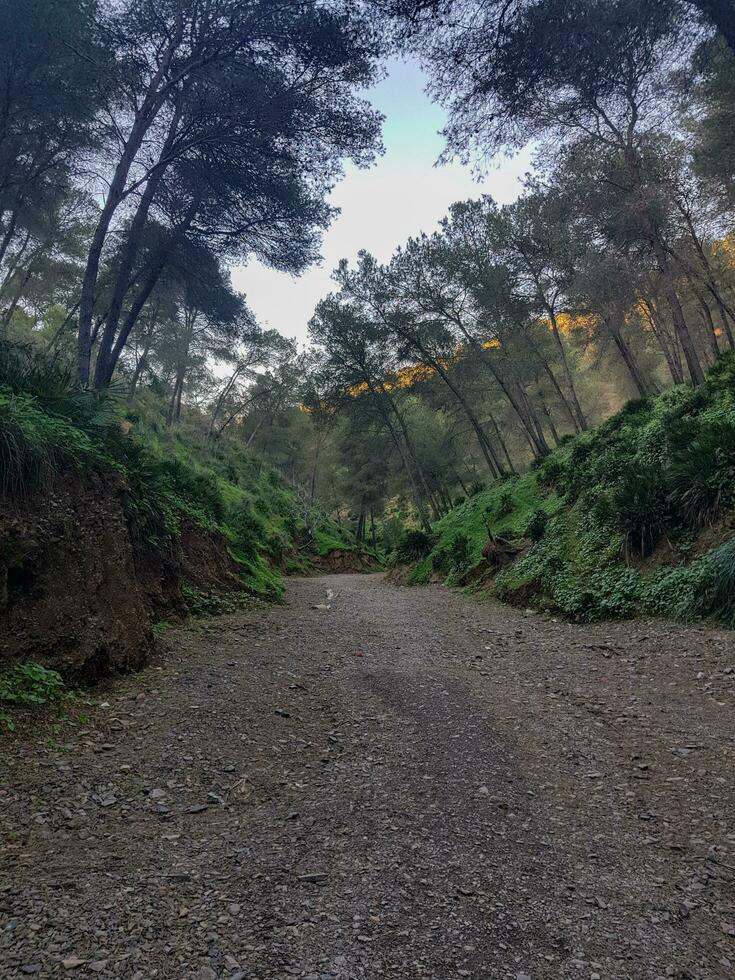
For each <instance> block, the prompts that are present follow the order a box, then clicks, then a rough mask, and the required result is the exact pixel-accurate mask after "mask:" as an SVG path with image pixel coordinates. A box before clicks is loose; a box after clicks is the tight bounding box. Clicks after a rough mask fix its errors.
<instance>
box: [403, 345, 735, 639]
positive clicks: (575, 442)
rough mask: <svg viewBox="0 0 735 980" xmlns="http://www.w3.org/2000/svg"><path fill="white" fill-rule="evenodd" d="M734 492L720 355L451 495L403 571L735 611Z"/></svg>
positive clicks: (726, 375) (613, 608)
mask: <svg viewBox="0 0 735 980" xmlns="http://www.w3.org/2000/svg"><path fill="white" fill-rule="evenodd" d="M734 506H735V356H734V355H727V356H725V357H723V358H722V359H721V361H720V362H719V363H718V364H717V365H716V367H714V368H713V369H712V370H711V371H710V373H709V375H708V378H707V380H706V382H705V384H703V385H702V386H701V387H700V388H698V389H696V390H692V389H691V388H689V387H687V386H684V385H681V386H677V387H675V388H670V389H668V390H667V391H665V392H663V393H662V394H660V395H658V396H657V397H654V398H649V399H644V400H641V401H635V402H630V403H629V404H628V405H626V406H625V408H624V409H623V410H622V411H621V412H619V413H618V414H617V415H615V416H614V417H612V418H611V419H609V420H608V421H607V422H606V423H605V424H604V425H601V426H600V427H598V428H597V429H595V430H593V431H590V432H586V433H583V434H582V435H580V436H577V437H576V438H573V439H567V440H564V441H563V442H562V444H561V445H560V446H559V448H558V449H556V450H555V451H554V452H553V453H551V454H550V455H549V456H548V457H547V458H546V459H545V460H544V462H543V463H542V464H541V465H540V466H538V467H537V468H535V469H533V470H531V471H529V472H528V473H526V474H524V475H523V476H520V477H514V478H509V479H506V480H503V481H498V482H496V483H494V484H493V485H491V486H490V487H489V488H488V489H486V490H484V491H482V492H480V493H478V494H476V495H474V496H472V497H470V498H469V499H468V500H466V501H465V502H463V503H462V504H460V506H458V507H456V508H455V509H454V510H452V511H451V512H450V513H449V514H448V515H447V516H446V517H444V518H443V519H442V520H441V521H439V522H438V523H437V524H436V525H435V528H434V531H435V537H434V539H433V540H432V541H430V542H428V544H427V547H426V548H425V551H426V553H425V555H424V557H423V558H422V559H421V560H420V561H419V562H418V563H417V564H415V565H414V567H413V569H412V572H411V575H410V579H411V581H413V582H416V583H421V582H425V581H428V580H429V579H430V578H432V577H434V578H436V577H440V578H442V579H443V580H445V581H448V582H449V583H450V584H464V583H468V582H470V581H473V580H474V581H482V582H483V583H485V584H486V585H487V586H489V587H490V588H491V590H492V592H493V593H494V594H495V595H497V596H498V597H499V598H501V599H504V600H507V601H510V602H515V603H522V604H524V605H528V604H532V605H536V606H538V607H540V608H543V609H549V610H553V611H555V612H559V613H561V614H562V615H565V616H568V617H570V618H572V619H577V620H594V619H601V618H607V617H625V616H633V615H636V614H654V615H662V616H669V617H672V618H675V619H680V620H694V619H703V618H713V619H716V620H718V621H720V622H722V623H725V624H726V625H735V537H734V535H735V514H734V512H733V507H734ZM490 539H493V540H492V541H491V543H490V544H488V542H489V541H490ZM497 539H500V540H497ZM486 546H487V547H486ZM483 549H485V551H486V554H485V556H483Z"/></svg>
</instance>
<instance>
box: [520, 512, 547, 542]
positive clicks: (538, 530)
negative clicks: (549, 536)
mask: <svg viewBox="0 0 735 980" xmlns="http://www.w3.org/2000/svg"><path fill="white" fill-rule="evenodd" d="M548 523H549V515H548V514H547V513H546V511H545V510H541V509H539V510H536V511H534V513H533V516H532V517H531V520H530V521H529V522H528V525H527V526H526V533H525V537H527V538H530V539H531V541H534V542H535V541H540V540H541V538H543V536H544V532H545V531H546V525H547V524H548Z"/></svg>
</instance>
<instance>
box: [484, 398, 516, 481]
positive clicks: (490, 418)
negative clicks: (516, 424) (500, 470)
mask: <svg viewBox="0 0 735 980" xmlns="http://www.w3.org/2000/svg"><path fill="white" fill-rule="evenodd" d="M487 420H488V422H489V423H490V425H491V426H492V429H493V432H494V433H495V438H496V439H497V440H498V445H499V446H500V448H501V450H502V451H503V456H505V461H506V463H507V464H508V472H509V473H515V472H516V468H515V466H514V465H513V460H512V459H511V458H510V453H509V452H508V447H507V445H506V443H505V439H503V434H502V432H501V431H500V426H499V425H498V423H497V422H496V421H495V416H494V415H493V413H492V412H488V413H487Z"/></svg>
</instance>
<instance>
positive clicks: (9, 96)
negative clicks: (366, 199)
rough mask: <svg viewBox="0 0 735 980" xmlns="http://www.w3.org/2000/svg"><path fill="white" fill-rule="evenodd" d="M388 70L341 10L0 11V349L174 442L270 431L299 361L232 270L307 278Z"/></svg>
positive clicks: (370, 37) (367, 139)
mask: <svg viewBox="0 0 735 980" xmlns="http://www.w3.org/2000/svg"><path fill="white" fill-rule="evenodd" d="M376 55H377V46H376V41H375V32H374V30H373V29H372V27H371V25H370V24H369V23H368V22H367V20H366V19H365V17H364V16H362V15H360V14H359V13H357V12H356V11H355V10H354V9H353V8H352V7H351V5H348V4H345V5H341V4H339V3H337V4H330V5H323V4H318V3H314V2H308V0H307V2H295V0H255V2H249V3H242V2H240V0H156V2H155V3H153V2H151V0H123V2H121V3H118V2H115V3H113V2H110V0H91V2H90V0H28V2H26V3H22V4H21V3H12V2H11V3H8V2H4V3H3V4H2V5H1V7H0V337H5V338H9V339H11V340H13V341H16V342H19V341H32V342H33V343H35V344H37V345H41V346H44V347H45V348H46V349H48V350H49V351H50V352H51V354H52V355H53V356H54V357H63V358H72V359H73V361H74V365H75V373H76V377H77V380H78V382H79V384H80V385H82V386H90V387H93V388H101V387H104V386H106V385H108V384H109V383H110V382H111V381H113V380H114V381H115V382H116V384H117V385H118V387H119V386H123V387H124V388H126V389H127V394H128V397H129V399H130V400H131V401H132V400H133V399H134V398H135V396H136V394H137V393H138V392H139V391H140V389H141V387H142V386H143V387H146V388H149V389H153V391H154V392H155V393H156V394H157V395H158V396H159V397H160V398H161V399H162V400H163V401H165V402H166V407H165V414H166V415H167V417H168V420H169V422H173V421H176V420H177V419H178V418H179V417H180V415H181V409H182V403H184V402H187V401H188V403H189V404H197V403H199V404H201V405H203V406H204V408H205V409H206V412H207V414H208V416H209V417H208V427H209V430H210V433H211V434H213V435H216V434H218V433H219V432H221V431H223V430H224V429H225V428H227V427H228V426H230V425H231V424H232V423H233V421H234V420H235V419H237V418H241V417H242V416H243V415H244V414H246V412H247V406H249V405H250V404H252V403H253V401H254V400H255V401H256V402H258V403H259V404H260V405H262V406H265V407H264V411H265V413H266V414H272V413H273V412H275V411H278V410H279V409H280V407H281V405H282V402H283V401H284V392H286V391H290V389H291V388H292V386H293V379H294V376H295V373H296V369H295V367H294V364H295V359H296V351H295V349H294V346H293V344H290V343H288V342H287V341H285V340H284V339H283V338H282V337H280V336H279V335H278V334H276V333H275V332H274V331H263V330H262V329H261V328H260V327H259V326H258V324H257V323H255V321H254V318H253V316H252V314H251V313H250V311H249V310H248V308H247V306H246V305H245V302H244V300H243V297H242V296H241V295H238V294H237V293H236V292H235V291H234V290H233V287H232V284H231V282H230V276H229V271H228V270H229V266H230V265H231V264H232V263H233V262H235V261H237V262H244V261H247V260H248V259H249V258H251V257H255V258H258V259H260V260H261V261H263V262H265V263H267V264H269V265H271V266H273V267H275V268H278V269H282V270H284V271H288V272H298V271H300V270H302V269H303V268H304V267H305V266H307V265H308V264H309V263H310V262H312V261H313V260H314V258H315V257H316V255H317V254H318V243H319V236H320V233H321V231H322V230H323V228H324V227H325V226H326V225H327V224H328V222H329V220H330V218H331V216H332V212H331V209H330V207H329V205H328V204H327V202H326V198H327V194H328V192H329V190H330V189H331V187H332V186H333V184H334V182H335V180H336V179H337V178H338V177H339V175H340V173H341V166H342V162H343V161H344V160H346V159H350V160H351V161H353V162H354V163H356V164H358V165H363V164H367V163H368V162H369V161H370V160H372V158H373V156H374V154H375V152H376V151H377V150H378V149H379V122H380V120H379V117H378V116H377V114H376V113H375V112H374V111H373V110H372V109H371V107H370V106H369V105H368V104H367V103H366V102H365V101H364V100H362V99H361V98H359V97H358V96H357V95H356V94H355V92H356V90H357V89H358V88H364V87H365V86H368V85H369V84H370V82H371V81H372V79H373V78H374V74H375V66H376ZM213 367H215V368H216V369H215V370H213ZM256 375H257V376H256ZM249 437H252V433H250V436H249Z"/></svg>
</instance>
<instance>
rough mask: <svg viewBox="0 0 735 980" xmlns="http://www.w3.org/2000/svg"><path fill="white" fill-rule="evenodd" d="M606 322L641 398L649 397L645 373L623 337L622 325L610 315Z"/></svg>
mask: <svg viewBox="0 0 735 980" xmlns="http://www.w3.org/2000/svg"><path fill="white" fill-rule="evenodd" d="M605 323H606V324H607V329H608V330H609V332H610V336H611V337H612V339H613V342H614V344H615V346H616V347H617V349H618V352H619V354H620V356H621V358H622V359H623V363H624V364H625V366H626V368H627V369H628V374H629V375H630V379H631V381H632V382H633V385H634V386H635V389H636V391H637V392H638V395H639V396H640V397H641V398H646V397H648V389H647V388H646V383H645V381H644V380H643V375H642V374H641V372H640V371H639V369H638V365H637V363H636V360H635V357H633V352H632V351H631V349H630V348H629V347H628V345H627V343H626V342H625V340H624V339H623V335H622V332H621V330H620V326H619V325H618V324H616V323H615V322H614V321H613V320H612V318H608V317H606V318H605Z"/></svg>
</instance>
